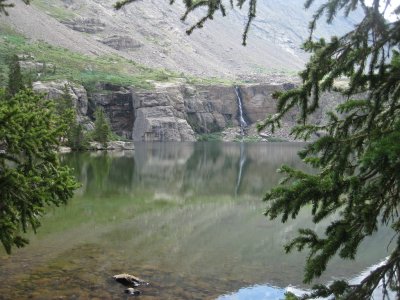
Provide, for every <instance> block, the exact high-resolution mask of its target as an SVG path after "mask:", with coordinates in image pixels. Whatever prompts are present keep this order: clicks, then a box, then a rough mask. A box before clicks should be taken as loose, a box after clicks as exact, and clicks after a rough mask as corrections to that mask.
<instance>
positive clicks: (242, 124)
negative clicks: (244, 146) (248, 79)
mask: <svg viewBox="0 0 400 300" xmlns="http://www.w3.org/2000/svg"><path fill="white" fill-rule="evenodd" d="M235 92H236V99H237V102H238V107H239V122H240V132H241V134H242V136H243V135H244V128H246V127H247V123H246V120H245V119H244V116H243V103H242V95H241V93H240V88H239V87H238V86H235Z"/></svg>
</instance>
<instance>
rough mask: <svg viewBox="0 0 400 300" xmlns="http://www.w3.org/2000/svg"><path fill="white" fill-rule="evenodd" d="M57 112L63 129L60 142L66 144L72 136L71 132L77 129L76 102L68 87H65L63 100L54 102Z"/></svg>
mask: <svg viewBox="0 0 400 300" xmlns="http://www.w3.org/2000/svg"><path fill="white" fill-rule="evenodd" d="M54 101H55V108H56V112H57V114H58V115H59V117H60V122H59V125H60V127H61V130H62V132H61V136H60V140H61V141H62V142H65V141H67V140H68V138H69V136H70V135H71V131H72V130H75V127H76V123H77V121H76V109H75V106H74V101H73V99H72V97H71V95H70V93H69V88H68V86H67V85H64V87H63V94H62V96H61V98H59V99H56V100H54Z"/></svg>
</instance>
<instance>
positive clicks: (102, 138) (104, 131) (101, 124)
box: [93, 107, 111, 146]
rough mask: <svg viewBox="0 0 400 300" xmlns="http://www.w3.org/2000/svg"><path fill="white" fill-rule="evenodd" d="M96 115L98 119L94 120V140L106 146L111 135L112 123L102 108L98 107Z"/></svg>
mask: <svg viewBox="0 0 400 300" xmlns="http://www.w3.org/2000/svg"><path fill="white" fill-rule="evenodd" d="M94 116H95V118H96V120H95V122H94V131H93V140H95V141H96V142H99V143H102V144H103V145H104V146H106V145H107V142H108V141H109V139H110V135H111V129H110V124H109V123H108V120H107V117H106V115H105V113H104V110H103V109H102V108H100V107H97V108H96V111H95V113H94Z"/></svg>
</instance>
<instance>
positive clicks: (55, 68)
mask: <svg viewBox="0 0 400 300" xmlns="http://www.w3.org/2000/svg"><path fill="white" fill-rule="evenodd" d="M15 54H17V55H19V56H20V58H21V60H23V61H25V62H27V64H30V66H29V67H25V68H22V71H23V73H24V75H25V76H26V77H27V78H30V80H31V81H35V80H41V81H48V80H57V79H67V80H70V81H73V82H77V83H80V84H82V85H84V86H85V87H86V88H87V89H88V90H89V91H90V90H93V89H94V87H95V85H96V84H97V83H111V84H115V85H121V86H134V87H137V88H143V89H151V88H152V87H153V82H168V81H183V82H187V83H191V84H206V85H207V84H225V85H232V84H233V82H231V81H229V80H222V79H219V78H197V77H194V76H186V75H184V74H182V73H180V74H178V73H174V72H171V71H168V70H165V69H151V68H148V67H144V66H141V65H139V64H137V63H136V62H134V61H132V60H128V59H125V58H122V57H119V56H116V55H113V56H111V55H108V56H88V55H84V54H80V53H74V52H72V51H70V50H67V49H64V48H60V47H54V46H51V45H49V44H47V43H44V42H41V41H36V42H31V41H29V40H27V39H25V38H24V37H23V36H22V35H20V34H17V33H15V32H13V31H12V30H11V29H8V28H0V86H5V84H6V81H5V80H6V78H7V76H6V74H7V73H8V66H7V61H8V60H9V58H10V57H12V56H13V55H15ZM34 64H36V65H34ZM38 73H40V75H38Z"/></svg>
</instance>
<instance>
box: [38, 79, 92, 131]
mask: <svg viewBox="0 0 400 300" xmlns="http://www.w3.org/2000/svg"><path fill="white" fill-rule="evenodd" d="M32 88H33V90H34V91H36V92H38V93H42V94H44V95H45V97H46V98H47V99H53V100H54V101H57V100H58V99H61V98H62V97H63V96H64V93H65V91H67V92H68V94H69V96H70V97H71V99H72V101H73V103H74V106H75V108H76V112H77V121H78V122H79V123H81V124H82V125H83V126H84V127H85V128H86V129H87V130H92V129H93V123H92V122H91V120H90V119H89V117H88V116H87V114H88V96H87V92H86V90H85V88H84V87H83V86H82V85H80V84H76V83H72V82H70V81H67V80H58V81H48V82H41V81H37V82H34V83H33V84H32Z"/></svg>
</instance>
